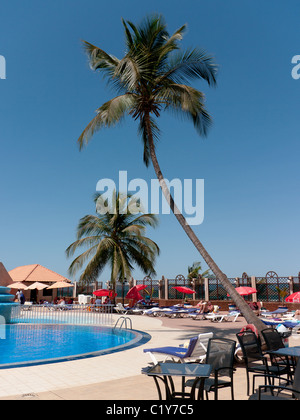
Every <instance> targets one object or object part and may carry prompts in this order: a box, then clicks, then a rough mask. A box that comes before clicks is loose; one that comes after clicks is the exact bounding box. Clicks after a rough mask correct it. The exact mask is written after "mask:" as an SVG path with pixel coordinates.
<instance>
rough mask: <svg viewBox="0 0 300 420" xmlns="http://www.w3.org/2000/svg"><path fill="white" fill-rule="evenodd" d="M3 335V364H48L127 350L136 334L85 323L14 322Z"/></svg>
mask: <svg viewBox="0 0 300 420" xmlns="http://www.w3.org/2000/svg"><path fill="white" fill-rule="evenodd" d="M3 327H4V328H5V330H2V331H1V336H0V367H9V366H19V365H24V364H25V365H28V364H33V363H49V362H55V361H63V360H70V359H74V358H78V357H88V356H96V355H100V354H105V353H111V352H112V351H118V350H122V349H124V346H126V345H130V343H133V342H135V341H136V340H137V335H138V334H137V333H136V332H133V331H128V330H113V329H112V328H107V327H98V326H82V325H63V324H62V325H61V324H58V325H39V324H26V325H24V324H23V325H20V324H11V325H5V326H3Z"/></svg>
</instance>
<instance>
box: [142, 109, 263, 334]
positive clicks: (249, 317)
mask: <svg viewBox="0 0 300 420" xmlns="http://www.w3.org/2000/svg"><path fill="white" fill-rule="evenodd" d="M145 121H146V129H147V135H148V140H149V149H150V156H151V160H152V164H153V167H154V171H155V173H156V176H157V178H158V181H159V184H160V187H161V190H162V192H163V194H164V196H165V198H166V200H167V203H168V204H169V206H170V208H171V210H172V212H173V213H174V215H175V217H176V219H177V220H178V222H179V223H180V225H181V226H182V228H183V230H184V231H185V233H186V234H187V236H188V237H189V238H190V240H191V241H192V243H193V244H194V246H195V247H196V249H197V250H198V252H199V253H200V255H201V256H202V258H203V259H204V261H205V262H206V264H207V265H208V267H209V268H210V269H211V270H212V272H213V273H214V275H215V276H216V278H217V279H218V280H220V282H221V284H222V286H223V287H224V289H225V290H226V291H227V293H228V294H229V295H230V296H231V298H232V300H233V301H234V303H235V304H236V305H237V307H238V308H239V309H240V311H241V313H242V314H243V316H244V317H245V319H246V321H247V322H248V324H254V325H255V326H256V328H257V329H258V331H259V332H260V331H261V330H262V329H264V328H265V324H264V323H263V322H262V321H261V320H260V319H259V318H258V317H257V316H256V315H255V314H254V312H253V311H252V309H251V308H250V307H249V306H248V304H247V303H246V301H245V300H244V299H243V298H242V297H241V296H240V295H239V294H238V293H237V291H236V290H235V288H234V286H233V285H232V284H231V283H230V281H229V280H228V278H227V276H226V275H225V274H224V273H223V272H222V271H221V270H220V268H219V267H218V266H217V264H216V263H215V261H214V260H213V259H212V257H211V256H210V255H209V254H208V252H207V251H206V249H205V248H204V246H203V245H202V243H201V242H200V241H199V239H198V237H197V236H196V234H195V232H194V231H193V229H192V228H191V227H190V225H189V224H188V223H187V221H186V219H185V217H184V216H183V215H182V214H181V212H180V211H179V209H178V207H177V206H176V204H175V202H174V199H173V197H172V195H171V194H170V191H169V188H168V186H167V184H166V182H165V180H164V177H163V174H162V171H161V169H160V166H159V163H158V160H157V157H156V153H155V147H154V142H153V135H152V130H151V125H150V118H149V115H148V116H145Z"/></svg>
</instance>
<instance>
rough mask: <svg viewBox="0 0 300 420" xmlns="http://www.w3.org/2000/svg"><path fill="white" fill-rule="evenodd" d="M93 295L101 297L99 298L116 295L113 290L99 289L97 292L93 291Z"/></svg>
mask: <svg viewBox="0 0 300 420" xmlns="http://www.w3.org/2000/svg"><path fill="white" fill-rule="evenodd" d="M93 295H95V296H98V297H101V296H109V297H114V296H116V295H117V294H116V293H115V292H114V291H113V290H108V289H99V290H95V291H94V292H93Z"/></svg>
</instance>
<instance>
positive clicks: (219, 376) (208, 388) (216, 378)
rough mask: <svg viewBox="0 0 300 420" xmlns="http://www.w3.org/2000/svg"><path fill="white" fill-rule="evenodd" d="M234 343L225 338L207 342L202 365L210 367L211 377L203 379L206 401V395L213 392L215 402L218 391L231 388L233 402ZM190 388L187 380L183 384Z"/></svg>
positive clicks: (189, 382)
mask: <svg viewBox="0 0 300 420" xmlns="http://www.w3.org/2000/svg"><path fill="white" fill-rule="evenodd" d="M235 348H236V342H235V341H234V340H229V339H226V338H211V339H210V340H209V342H208V347H207V353H206V360H205V362H204V363H206V364H209V365H211V366H212V374H211V377H210V378H208V379H205V382H204V391H205V394H206V398H207V399H208V393H209V392H214V398H215V400H218V391H219V389H221V388H227V387H230V388H231V398H232V400H234V388H233V374H234V372H235V369H234V354H235ZM185 385H186V386H192V381H191V380H189V381H187V382H186V384H185Z"/></svg>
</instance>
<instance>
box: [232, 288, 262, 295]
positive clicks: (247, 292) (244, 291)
mask: <svg viewBox="0 0 300 420" xmlns="http://www.w3.org/2000/svg"><path fill="white" fill-rule="evenodd" d="M235 290H236V291H237V292H238V294H239V295H241V296H249V295H253V294H254V293H257V290H256V289H254V288H253V287H246V286H242V287H237V288H236V289H235ZM227 296H230V295H229V294H228V295H227Z"/></svg>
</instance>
